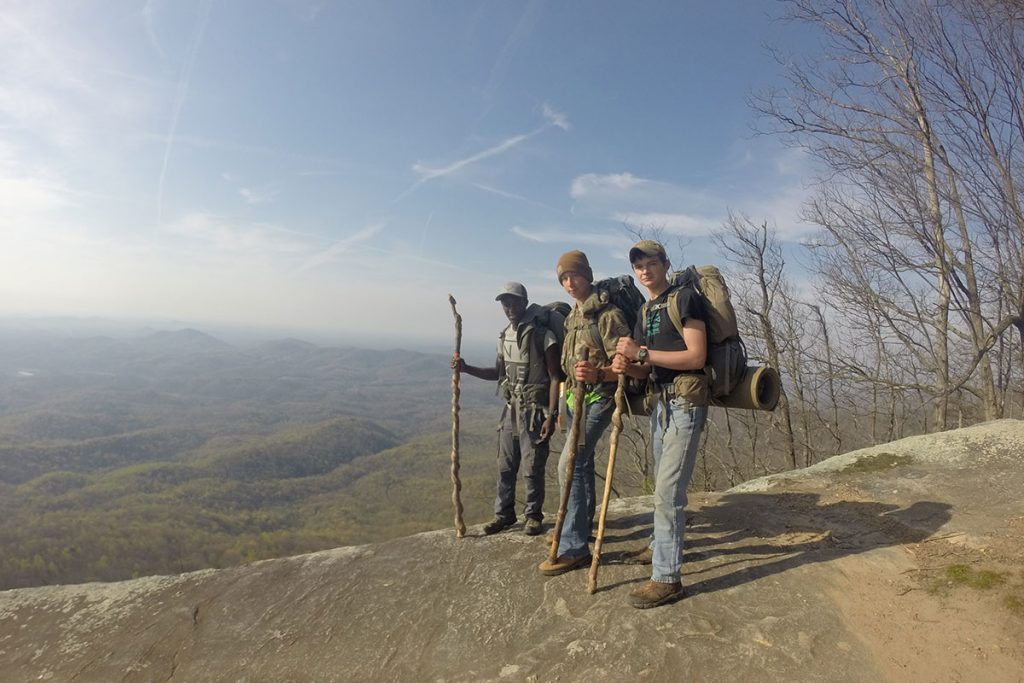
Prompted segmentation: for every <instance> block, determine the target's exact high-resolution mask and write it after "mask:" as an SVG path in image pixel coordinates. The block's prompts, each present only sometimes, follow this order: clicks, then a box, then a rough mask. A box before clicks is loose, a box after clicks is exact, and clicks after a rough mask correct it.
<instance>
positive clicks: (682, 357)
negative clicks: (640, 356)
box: [647, 349, 707, 370]
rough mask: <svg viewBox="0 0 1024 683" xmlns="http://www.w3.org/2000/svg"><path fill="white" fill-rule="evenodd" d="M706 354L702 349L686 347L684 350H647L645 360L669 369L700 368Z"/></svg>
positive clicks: (702, 365)
mask: <svg viewBox="0 0 1024 683" xmlns="http://www.w3.org/2000/svg"><path fill="white" fill-rule="evenodd" d="M706 355H707V354H705V353H704V351H703V350H698V349H687V350H685V351H656V350H654V349H648V350H647V362H649V363H650V364H652V365H657V366H658V367H660V368H668V369H669V370H700V369H701V368H703V367H704V360H705V358H706Z"/></svg>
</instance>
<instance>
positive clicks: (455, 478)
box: [448, 294, 466, 538]
mask: <svg viewBox="0 0 1024 683" xmlns="http://www.w3.org/2000/svg"><path fill="white" fill-rule="evenodd" d="M448 303H450V304H451V305H452V315H453V316H455V357H456V358H458V359H460V360H461V359H462V356H461V355H460V354H461V353H462V316H461V315H459V312H458V311H456V310H455V297H454V296H452V295H451V294H449V295H448ZM459 387H460V385H459V364H458V363H455V367H454V368H452V505H454V506H455V535H456V536H457V537H459V538H462V537H464V536H465V535H466V523H465V522H463V521H462V498H461V497H460V495H459V494H460V492H461V491H462V481H461V480H460V479H459V393H460V388H459Z"/></svg>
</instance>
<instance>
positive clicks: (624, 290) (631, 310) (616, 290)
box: [590, 275, 651, 415]
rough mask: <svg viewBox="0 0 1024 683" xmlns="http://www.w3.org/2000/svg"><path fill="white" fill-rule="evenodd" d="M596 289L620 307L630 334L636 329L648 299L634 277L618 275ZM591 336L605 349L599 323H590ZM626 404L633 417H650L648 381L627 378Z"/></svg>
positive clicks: (598, 285)
mask: <svg viewBox="0 0 1024 683" xmlns="http://www.w3.org/2000/svg"><path fill="white" fill-rule="evenodd" d="M594 288H595V289H596V290H598V291H599V292H603V293H604V294H603V296H604V297H606V298H607V299H608V303H610V304H612V305H613V306H616V307H618V309H619V310H620V311H622V316H623V317H624V318H625V319H626V326H627V327H628V328H629V332H630V334H632V333H633V330H635V329H636V321H637V318H638V317H639V316H640V310H641V309H642V308H643V306H644V303H645V302H646V299H645V298H644V295H643V294H642V293H641V292H640V289H639V288H637V286H636V284H635V283H634V282H633V276H632V275H617V276H615V277H610V278H605V279H604V280H598V281H597V282H595V283H594ZM590 330H591V334H592V335H593V337H594V343H595V344H596V345H597V347H598V348H604V344H603V343H602V341H601V335H600V333H599V331H598V329H597V321H596V320H594V321H591V323H590ZM625 393H626V397H625V398H626V404H627V407H628V409H629V412H630V414H632V415H650V414H651V406H649V405H647V403H648V402H647V380H646V379H637V378H635V377H627V378H626V392H625Z"/></svg>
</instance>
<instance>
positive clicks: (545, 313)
mask: <svg viewBox="0 0 1024 683" xmlns="http://www.w3.org/2000/svg"><path fill="white" fill-rule="evenodd" d="M527 311H528V312H531V313H532V315H531V317H530V318H529V320H527V321H526V322H527V324H526V325H520V326H519V328H518V329H517V330H516V336H517V338H516V343H517V344H519V345H520V346H522V343H523V336H524V335H527V334H530V333H531V332H532V335H531V341H530V356H529V361H530V365H529V368H528V370H527V375H526V384H525V385H524V387H523V389H524V392H523V397H524V398H525V399H526V400H527V402H533V403H537V404H538V405H547V393H546V389H545V386H544V385H546V384H547V382H548V373H547V367H546V366H545V364H544V349H543V348H542V346H543V343H544V336H545V335H544V333H545V332H546V331H547V330H551V331H552V332H553V333H554V335H555V340H556V341H557V343H558V348H559V352H561V348H562V342H564V341H565V318H566V316H567V315H569V312H570V311H572V308H571V307H570V306H569V304H567V303H565V302H564V301H552V302H551V303H549V304H546V305H544V306H539V305H536V304H531V305H530V307H529V308H527ZM507 329H508V328H505V329H504V330H502V331H501V341H502V343H503V344H504V342H505V330H507ZM498 382H499V385H500V389H501V393H502V395H503V396H504V397H505V400H506V401H511V399H512V387H510V386H509V385H508V377H507V376H506V377H499V378H498Z"/></svg>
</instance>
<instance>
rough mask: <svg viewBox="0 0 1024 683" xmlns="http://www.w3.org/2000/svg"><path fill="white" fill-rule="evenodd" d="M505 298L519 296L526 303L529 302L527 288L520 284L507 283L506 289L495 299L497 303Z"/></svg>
mask: <svg viewBox="0 0 1024 683" xmlns="http://www.w3.org/2000/svg"><path fill="white" fill-rule="evenodd" d="M503 296H517V297H519V298H520V299H523V300H524V301H527V300H528V297H527V296H526V287H523V286H522V285H521V284H520V283H518V282H506V283H505V287H504V288H503V289H502V290H501V291H500V292H498V296H496V297H494V300H495V301H501V297H503Z"/></svg>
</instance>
